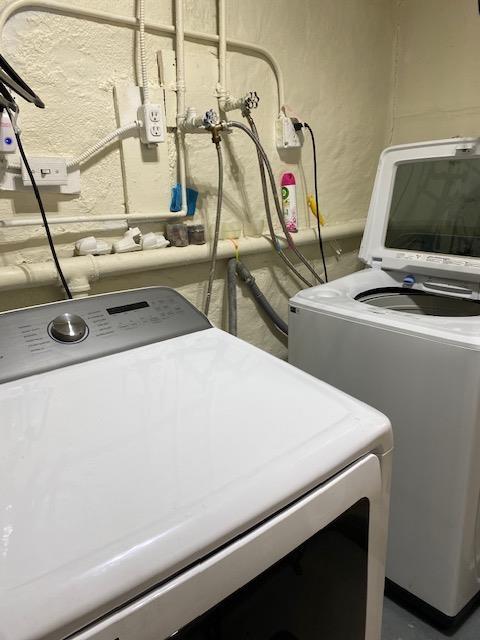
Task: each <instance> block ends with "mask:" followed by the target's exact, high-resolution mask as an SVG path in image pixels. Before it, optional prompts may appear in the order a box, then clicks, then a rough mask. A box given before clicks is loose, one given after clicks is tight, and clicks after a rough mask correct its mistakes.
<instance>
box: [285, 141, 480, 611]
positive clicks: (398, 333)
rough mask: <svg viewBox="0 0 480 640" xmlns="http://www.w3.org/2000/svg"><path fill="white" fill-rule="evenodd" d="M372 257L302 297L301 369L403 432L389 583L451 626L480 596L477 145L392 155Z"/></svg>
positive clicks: (295, 333)
mask: <svg viewBox="0 0 480 640" xmlns="http://www.w3.org/2000/svg"><path fill="white" fill-rule="evenodd" d="M360 257H361V259H362V260H363V261H364V262H365V263H366V265H367V268H366V269H365V270H363V271H360V272H358V273H354V274H352V275H349V276H347V277H345V278H342V279H339V280H337V281H334V282H331V283H328V284H326V285H323V286H319V287H315V288H312V289H307V290H305V291H302V292H300V293H299V294H297V295H296V296H295V297H294V298H292V300H291V301H290V317H289V361H290V362H291V363H292V364H294V365H296V366H298V367H300V368H301V369H303V370H305V371H308V372H309V373H311V374H313V375H315V376H317V377H318V378H320V379H322V380H325V381H327V382H329V383H330V384H332V385H334V386H336V387H338V388H339V389H342V390H344V391H346V392H348V393H350V394H352V395H353V396H355V397H357V398H360V399H362V400H364V401H365V402H368V403H369V404H371V405H372V406H374V407H376V408H378V409H379V410H381V411H384V412H385V413H386V415H387V416H388V417H389V418H390V420H391V421H392V425H393V432H394V441H395V456H394V464H393V477H392V501H391V516H390V535H389V549H388V560H387V577H388V578H390V579H391V580H392V581H393V582H394V583H395V584H396V585H398V586H400V587H401V588H402V589H404V590H406V591H407V592H409V593H411V594H413V595H414V596H416V597H417V598H419V599H420V600H421V601H423V602H424V603H427V605H429V607H432V608H433V609H429V612H430V613H432V614H436V613H440V614H441V616H440V617H441V618H443V620H444V621H445V618H444V616H447V618H452V617H455V616H456V615H457V614H459V612H460V611H461V610H462V608H463V607H465V606H466V605H467V603H468V602H469V601H471V599H472V598H473V597H474V596H475V594H476V593H477V592H478V590H479V575H480V566H479V560H480V537H479V536H480V518H479V493H480V464H479V453H480V303H479V282H480V147H479V143H478V141H477V140H474V139H458V138H456V139H451V140H441V141H434V142H428V143H422V144H413V145H405V146H398V147H392V148H389V149H387V150H386V151H384V153H383V154H382V156H381V159H380V163H379V169H378V172H377V177H376V181H375V186H374V190H373V195H372V201H371V205H370V210H369V213H368V219H367V224H366V229H365V234H364V238H363V241H362V245H361V250H360ZM418 604H421V603H418Z"/></svg>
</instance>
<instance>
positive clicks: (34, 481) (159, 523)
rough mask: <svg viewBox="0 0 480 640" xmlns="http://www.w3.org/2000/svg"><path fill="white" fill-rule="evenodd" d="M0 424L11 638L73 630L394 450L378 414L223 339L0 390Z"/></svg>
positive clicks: (164, 347)
mask: <svg viewBox="0 0 480 640" xmlns="http://www.w3.org/2000/svg"><path fill="white" fill-rule="evenodd" d="M68 346H71V345H68ZM279 399H283V400H282V401H280V400H279ZM0 414H1V416H2V420H1V421H0V432H1V437H2V447H1V451H0V460H1V462H2V464H1V465H0V480H1V482H0V523H1V524H0V526H1V527H2V531H3V537H2V540H1V542H0V546H1V553H0V637H1V638H5V639H6V638H8V639H9V640H38V639H40V638H42V639H46V638H54V637H55V638H60V637H61V638H63V637H66V636H68V635H69V634H72V633H75V632H76V631H77V630H78V629H79V628H81V627H83V626H85V625H86V624H89V623H90V622H92V621H93V620H95V619H98V618H99V617H101V616H102V615H105V614H107V613H108V612H110V611H111V610H113V609H115V608H116V607H119V606H121V605H123V604H125V602H127V601H130V600H132V599H133V598H136V597H137V596H139V595H140V594H141V593H144V592H145V591H146V590H148V589H150V588H152V587H153V586H156V585H158V584H159V583H161V582H163V581H165V580H167V579H169V578H170V577H171V576H172V575H174V574H176V573H177V572H179V571H181V570H183V569H185V568H186V567H187V566H190V565H191V564H192V563H194V562H197V561H198V560H200V559H201V558H203V557H204V556H205V555H207V554H209V553H210V552H212V551H214V550H215V549H217V548H218V547H220V546H222V545H223V544H225V543H227V542H228V541H230V540H232V539H233V538H235V537H236V536H237V535H239V534H241V533H243V532H245V531H247V530H248V529H249V528H250V527H252V526H254V525H255V524H257V523H259V522H262V521H263V520H264V519H265V518H266V517H268V516H270V515H272V514H273V513H275V512H276V511H277V510H278V509H281V508H282V507H284V506H286V505H288V504H290V503H291V502H292V501H293V500H295V499H296V498H298V497H300V496H301V495H304V493H306V492H307V491H309V490H310V489H312V488H313V487H315V486H317V485H318V484H320V483H322V482H324V481H325V480H328V479H329V478H331V477H332V476H333V475H334V474H336V473H337V472H338V471H340V470H341V469H343V468H345V467H346V466H347V465H349V464H350V463H351V462H354V461H355V460H357V459H359V458H360V457H362V455H364V454H367V453H369V452H371V451H378V452H383V451H386V450H387V449H389V448H390V447H391V433H390V430H389V425H388V420H387V418H385V417H384V416H383V415H381V414H380V413H378V412H377V411H375V410H374V409H371V408H370V407H367V406H366V405H364V404H363V403H361V402H359V401H357V400H355V399H353V398H350V397H349V396H347V395H345V394H344V393H342V392H340V391H338V390H336V389H334V388H333V387H330V386H329V385H327V384H325V383H322V382H321V381H319V380H316V379H314V378H312V377H311V376H309V375H308V374H306V373H304V372H303V371H300V370H298V369H296V368H294V367H292V366H290V365H288V364H287V363H285V362H282V361H281V360H279V359H277V358H274V357H273V356H271V355H269V354H267V353H265V352H263V351H260V350H259V349H256V348H254V347H253V346H251V345H249V344H247V343H245V342H243V341H241V340H239V339H237V338H234V337H232V336H230V335H229V334H226V333H224V332H223V331H220V330H219V329H215V328H210V329H206V330H204V331H198V332H195V333H189V334H186V335H182V336H179V337H176V338H172V339H170V340H166V341H163V342H157V343H154V344H149V345H145V346H141V347H138V348H135V349H130V350H127V351H123V352H120V353H115V354H111V355H107V356H104V357H100V358H98V359H95V360H88V361H85V362H80V363H77V364H74V365H70V366H65V367H62V368H59V369H54V370H52V371H47V372H44V373H40V374H37V375H33V376H30V377H25V378H22V379H20V380H12V381H10V382H6V383H3V384H0Z"/></svg>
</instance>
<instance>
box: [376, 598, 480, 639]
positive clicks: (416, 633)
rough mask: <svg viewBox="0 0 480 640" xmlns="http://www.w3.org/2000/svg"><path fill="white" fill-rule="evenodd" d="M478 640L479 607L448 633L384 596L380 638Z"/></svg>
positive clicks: (479, 624) (479, 634) (479, 630)
mask: <svg viewBox="0 0 480 640" xmlns="http://www.w3.org/2000/svg"><path fill="white" fill-rule="evenodd" d="M445 638H452V640H480V607H478V608H477V609H476V610H475V611H474V612H473V613H472V614H471V615H470V616H469V617H468V618H467V619H466V620H465V622H464V623H463V624H462V625H461V627H459V629H458V630H457V631H456V632H455V633H454V634H450V635H449V634H448V633H445V632H443V633H442V631H439V630H438V629H435V628H434V627H431V626H430V625H429V624H427V623H426V622H424V621H423V620H421V619H420V618H417V617H416V616H415V615H413V614H412V613H410V612H409V611H407V610H406V609H403V608H402V607H400V606H399V605H398V604H396V603H394V602H392V600H389V599H388V598H385V604H384V609H383V632H382V640H445Z"/></svg>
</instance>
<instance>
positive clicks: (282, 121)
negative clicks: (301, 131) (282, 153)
mask: <svg viewBox="0 0 480 640" xmlns="http://www.w3.org/2000/svg"><path fill="white" fill-rule="evenodd" d="M275 140H276V145H277V149H295V148H298V147H301V146H302V142H301V140H300V137H299V135H298V133H297V132H296V131H295V127H294V125H293V120H292V118H287V116H279V117H278V118H277V121H276V123H275Z"/></svg>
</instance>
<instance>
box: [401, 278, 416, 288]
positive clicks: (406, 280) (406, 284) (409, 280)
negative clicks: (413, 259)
mask: <svg viewBox="0 0 480 640" xmlns="http://www.w3.org/2000/svg"><path fill="white" fill-rule="evenodd" d="M414 284H415V276H405V277H404V279H403V286H404V287H411V286H412V285H414Z"/></svg>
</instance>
